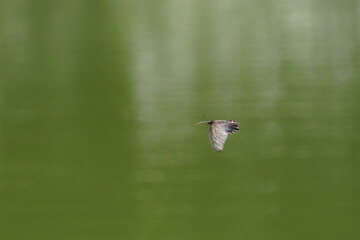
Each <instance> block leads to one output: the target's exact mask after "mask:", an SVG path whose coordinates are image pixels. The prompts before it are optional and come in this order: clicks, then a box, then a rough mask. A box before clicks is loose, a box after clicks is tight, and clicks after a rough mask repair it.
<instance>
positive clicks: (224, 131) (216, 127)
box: [209, 120, 239, 152]
mask: <svg viewBox="0 0 360 240" xmlns="http://www.w3.org/2000/svg"><path fill="white" fill-rule="evenodd" d="M238 124H239V123H238V122H236V121H232V120H215V121H213V123H212V124H211V126H210V128H209V138H210V143H211V145H212V146H213V148H214V149H215V150H216V151H217V152H221V151H222V150H224V144H225V142H226V139H227V137H228V134H229V133H234V132H236V131H238V130H239V125H238Z"/></svg>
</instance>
